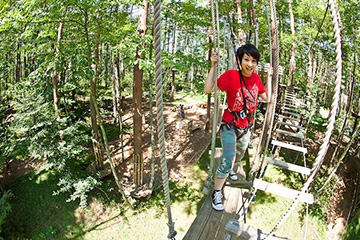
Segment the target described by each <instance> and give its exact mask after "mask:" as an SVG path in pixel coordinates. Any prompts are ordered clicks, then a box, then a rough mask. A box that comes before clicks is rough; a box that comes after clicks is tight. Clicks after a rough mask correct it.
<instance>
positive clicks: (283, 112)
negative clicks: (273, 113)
mask: <svg viewBox="0 0 360 240" xmlns="http://www.w3.org/2000/svg"><path fill="white" fill-rule="evenodd" d="M282 114H290V115H292V116H295V117H299V114H298V113H294V112H289V111H282Z"/></svg>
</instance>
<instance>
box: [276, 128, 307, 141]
mask: <svg viewBox="0 0 360 240" xmlns="http://www.w3.org/2000/svg"><path fill="white" fill-rule="evenodd" d="M276 132H277V133H280V134H284V135H289V136H292V137H296V138H300V139H304V135H302V134H301V133H293V132H289V131H284V130H281V129H276Z"/></svg>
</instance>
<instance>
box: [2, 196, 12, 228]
mask: <svg viewBox="0 0 360 240" xmlns="http://www.w3.org/2000/svg"><path fill="white" fill-rule="evenodd" d="M12 197H14V194H12V193H11V191H9V190H8V191H6V192H4V193H3V194H2V196H1V198H0V233H1V232H2V225H3V224H4V222H5V221H6V218H7V217H8V216H9V214H10V213H11V211H12V207H11V204H10V203H9V198H12Z"/></svg>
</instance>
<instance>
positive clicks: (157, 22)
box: [154, 0, 176, 239]
mask: <svg viewBox="0 0 360 240" xmlns="http://www.w3.org/2000/svg"><path fill="white" fill-rule="evenodd" d="M160 14H161V3H160V0H155V2H154V30H155V79H156V107H157V114H156V119H157V128H158V141H159V143H160V146H159V149H160V156H161V160H160V164H161V170H162V174H161V176H162V180H163V187H164V192H165V198H166V207H167V214H168V221H169V222H168V224H167V225H168V227H169V234H168V236H167V237H168V238H169V239H174V238H175V236H176V231H175V222H173V221H172V216H171V204H170V191H169V179H168V169H167V164H166V156H165V130H164V115H163V109H164V108H163V95H162V93H163V87H162V85H163V82H162V73H161V16H160Z"/></svg>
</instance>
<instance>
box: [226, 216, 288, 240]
mask: <svg viewBox="0 0 360 240" xmlns="http://www.w3.org/2000/svg"><path fill="white" fill-rule="evenodd" d="M225 230H226V232H228V233H229V234H230V235H231V237H234V238H236V239H246V240H258V239H265V238H266V239H269V240H284V239H288V238H283V237H281V238H280V237H277V236H275V235H274V236H268V235H269V234H268V233H265V232H263V231H261V230H260V229H258V228H255V227H252V226H250V225H248V224H246V223H243V222H240V221H238V220H231V221H229V222H228V223H227V224H226V226H225ZM267 236H268V237H267ZM231 239H233V238H231Z"/></svg>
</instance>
